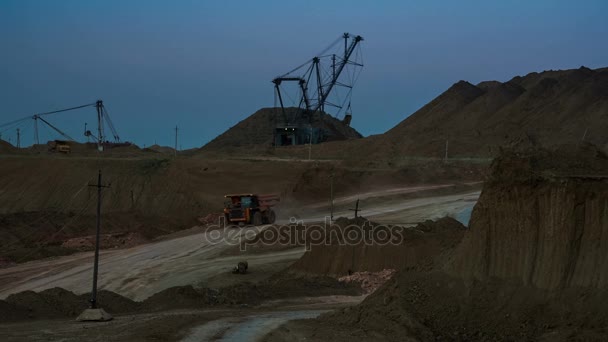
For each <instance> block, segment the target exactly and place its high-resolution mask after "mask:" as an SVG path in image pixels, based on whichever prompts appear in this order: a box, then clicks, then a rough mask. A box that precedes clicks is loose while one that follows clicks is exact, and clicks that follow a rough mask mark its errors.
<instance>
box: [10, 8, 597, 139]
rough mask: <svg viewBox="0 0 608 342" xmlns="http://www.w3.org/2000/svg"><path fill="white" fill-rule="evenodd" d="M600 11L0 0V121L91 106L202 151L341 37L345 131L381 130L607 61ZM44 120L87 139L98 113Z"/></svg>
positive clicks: (127, 127)
mask: <svg viewBox="0 0 608 342" xmlns="http://www.w3.org/2000/svg"><path fill="white" fill-rule="evenodd" d="M606 13H608V1H591V0H589V1H578V2H575V1H546V0H545V1H543V0H537V1H518V0H514V1H466V0H464V1H354V0H351V1H285V0H283V1H262V0H260V1H124V0H123V1H108V0H105V1H80V0H72V1H61V0H57V1H29V0H14V1H13V0H2V1H0V46H2V50H1V53H0V124H1V123H4V122H7V121H11V120H13V119H17V118H19V117H22V116H25V115H31V114H34V113H36V112H44V111H49V110H54V109H59V108H63V107H70V106H74V105H79V104H84V103H89V102H94V101H95V100H96V99H98V98H101V99H103V100H104V103H105V104H106V106H107V109H108V111H109V113H110V114H111V116H112V119H113V121H114V124H115V125H116V127H117V129H118V131H119V133H120V135H121V137H122V138H123V140H129V141H132V142H135V143H136V144H138V145H140V146H142V145H144V144H145V145H148V146H149V145H151V144H153V143H155V142H156V143H159V144H163V145H172V144H173V128H174V127H175V125H178V126H179V127H180V145H181V147H182V148H191V147H198V146H201V145H203V144H204V143H206V142H207V141H209V140H210V139H213V138H214V137H215V136H216V135H218V134H220V133H222V132H223V131H225V130H226V129H228V128H229V127H231V126H233V125H234V124H236V123H237V122H238V121H240V120H242V119H244V118H246V117H247V116H248V115H250V114H252V113H253V112H255V111H256V110H258V109H259V108H262V107H270V106H273V104H274V97H273V88H272V83H270V80H272V78H273V77H275V76H277V75H279V74H281V73H284V72H286V71H288V70H290V69H291V68H293V67H295V66H297V65H299V64H300V63H302V62H303V61H305V60H306V59H308V58H311V57H313V55H314V54H315V53H317V52H319V51H320V50H321V49H323V48H324V47H325V46H327V45H328V44H329V43H330V42H332V41H333V40H334V39H335V38H337V37H338V36H339V35H341V34H342V33H343V32H350V33H353V34H360V35H362V36H363V37H364V38H365V41H364V42H363V45H362V49H363V50H362V51H363V55H364V60H365V68H364V69H363V72H362V74H361V77H360V78H359V81H358V83H357V87H356V89H355V90H354V93H353V99H352V110H353V122H352V125H353V126H354V127H355V128H356V129H358V130H359V131H360V132H361V133H363V134H364V135H370V134H377V133H383V132H384V131H386V130H388V129H390V128H391V127H393V126H394V125H395V124H397V123H398V122H400V121H401V120H403V119H404V118H406V117H407V116H408V115H410V114H411V113H413V112H414V111H416V110H417V109H418V108H420V107H421V106H423V105H424V104H426V103H427V102H429V101H430V100H432V99H433V98H434V97H436V96H437V95H438V94H440V93H441V92H443V91H444V90H445V89H447V88H448V87H449V86H450V85H451V84H453V83H455V82H457V81H458V80H461V79H464V80H468V81H470V82H472V83H478V82H480V81H484V80H499V81H507V80H509V79H510V78H512V77H513V76H515V75H525V74H527V73H529V72H532V71H542V70H548V69H569V68H578V67H580V66H581V65H585V66H587V67H591V68H598V67H605V66H608V44H606V37H608V20H607V19H606ZM47 119H48V120H49V121H51V122H52V123H53V124H56V125H57V126H59V127H60V128H61V129H63V130H65V131H66V133H68V134H70V135H72V136H74V137H77V138H79V139H83V137H82V131H83V126H84V122H88V123H89V124H90V125H91V124H93V122H94V121H95V112H94V109H92V108H91V109H86V110H82V111H77V112H71V113H69V114H57V115H56V116H49V117H48V118H47ZM23 129H24V133H23V134H24V136H23V138H22V144H23V145H29V144H31V143H32V141H33V129H32V125H29V126H28V127H23ZM14 135H15V132H13V131H12V130H11V131H8V132H4V133H3V135H2V138H3V139H5V140H8V138H9V137H12V139H13V141H14V139H15V138H14ZM53 138H56V136H55V135H54V134H51V132H49V131H48V130H46V131H43V132H41V139H53Z"/></svg>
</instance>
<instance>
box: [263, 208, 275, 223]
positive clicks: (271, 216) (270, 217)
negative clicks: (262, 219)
mask: <svg viewBox="0 0 608 342" xmlns="http://www.w3.org/2000/svg"><path fill="white" fill-rule="evenodd" d="M266 215H267V220H268V223H270V224H273V223H274V222H275V221H276V220H277V215H276V214H275V213H274V211H273V210H272V209H270V210H268V213H267V214H266Z"/></svg>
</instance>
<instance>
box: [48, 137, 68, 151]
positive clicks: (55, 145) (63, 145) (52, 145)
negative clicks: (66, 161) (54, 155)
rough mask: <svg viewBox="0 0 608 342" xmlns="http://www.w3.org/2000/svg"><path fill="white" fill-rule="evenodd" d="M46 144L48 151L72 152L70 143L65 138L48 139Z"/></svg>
mask: <svg viewBox="0 0 608 342" xmlns="http://www.w3.org/2000/svg"><path fill="white" fill-rule="evenodd" d="M48 145H49V151H50V152H59V153H65V154H69V153H71V152H72V148H71V147H70V143H69V142H68V141H65V140H55V141H50V142H49V144H48Z"/></svg>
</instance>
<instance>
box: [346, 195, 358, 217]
mask: <svg viewBox="0 0 608 342" xmlns="http://www.w3.org/2000/svg"><path fill="white" fill-rule="evenodd" d="M348 210H350V211H354V212H355V218H357V217H359V199H358V198H357V202H355V209H348Z"/></svg>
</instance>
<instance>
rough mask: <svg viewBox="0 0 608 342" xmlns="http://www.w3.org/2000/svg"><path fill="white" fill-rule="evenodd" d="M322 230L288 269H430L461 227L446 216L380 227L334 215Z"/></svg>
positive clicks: (322, 271) (334, 272) (454, 241)
mask: <svg viewBox="0 0 608 342" xmlns="http://www.w3.org/2000/svg"><path fill="white" fill-rule="evenodd" d="M325 231H326V232H327V234H326V235H325V240H324V241H323V243H321V244H313V245H312V246H311V247H310V248H311V249H310V251H307V252H306V253H305V254H304V255H303V256H302V258H300V259H299V260H298V261H296V262H295V263H294V264H293V265H292V266H291V269H293V270H298V271H303V272H310V273H315V274H328V275H345V274H348V273H349V272H359V271H372V272H378V271H382V270H384V269H397V270H401V269H430V268H433V267H435V265H436V264H437V263H438V262H439V260H442V257H443V255H444V254H446V253H448V252H450V251H451V250H452V249H453V248H454V247H455V246H456V245H457V244H458V243H459V242H460V240H461V239H462V237H463V236H464V231H465V227H464V226H463V225H462V224H461V223H460V222H458V221H456V220H455V219H453V218H450V217H444V218H442V219H439V220H437V221H435V222H433V221H426V222H424V223H421V224H419V225H418V226H416V227H414V228H404V227H399V226H382V225H380V224H377V223H374V222H370V221H368V220H366V219H364V218H361V217H360V218H358V219H346V218H338V219H337V220H336V221H335V224H333V225H331V226H330V227H327V228H325ZM349 236H350V237H353V238H356V240H352V241H351V240H350V239H351V238H350V237H349ZM382 237H390V241H386V238H383V239H379V238H382ZM376 238H378V239H376Z"/></svg>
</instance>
